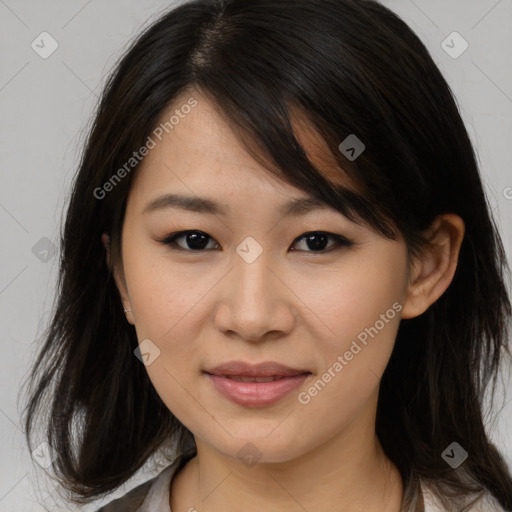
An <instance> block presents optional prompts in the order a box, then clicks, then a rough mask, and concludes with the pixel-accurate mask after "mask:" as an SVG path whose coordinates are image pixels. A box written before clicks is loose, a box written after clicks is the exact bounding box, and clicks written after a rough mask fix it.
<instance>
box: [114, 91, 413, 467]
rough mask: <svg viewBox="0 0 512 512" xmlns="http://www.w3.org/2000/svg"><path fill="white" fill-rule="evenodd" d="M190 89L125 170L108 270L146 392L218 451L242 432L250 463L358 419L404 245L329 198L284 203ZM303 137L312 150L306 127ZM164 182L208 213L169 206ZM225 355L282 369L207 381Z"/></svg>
mask: <svg viewBox="0 0 512 512" xmlns="http://www.w3.org/2000/svg"><path fill="white" fill-rule="evenodd" d="M189 98H190V95H188V96H187V95H184V96H182V97H181V98H180V99H179V100H178V101H177V102H176V103H175V106H174V108H173V109H172V111H175V110H176V108H179V105H182V104H183V105H184V104H186V103H187V101H188V99H189ZM194 98H196V99H197V105H196V106H195V107H194V108H192V109H191V111H190V113H188V114H187V115H186V116H183V117H182V118H181V117H180V120H179V124H176V125H175V126H174V128H173V129H172V130H170V131H169V133H168V134H165V132H164V134H165V136H164V137H162V141H158V139H155V140H156V142H157V145H156V147H154V148H153V149H151V151H150V152H149V154H148V155H147V156H146V158H145V159H144V161H143V162H142V163H141V165H140V166H139V168H138V169H137V175H136V176H135V177H134V183H133V186H132V189H131V192H130V195H129V198H128V203H127V209H126V216H125V221H124V226H123V235H122V260H123V261H122V268H121V274H119V275H120V276H121V277H118V279H117V282H118V287H119V290H120V292H121V295H122V297H123V301H124V305H125V308H126V309H128V310H131V313H128V321H130V322H131V323H133V324H134V325H135V329H136V333H137V337H138V340H139V343H141V344H142V345H141V350H142V352H143V353H146V354H147V356H146V357H147V360H146V363H147V366H146V369H147V372H148V374H149V377H150V379H151V381H152V383H153V384H154V387H155V389H156V391H157V392H158V394H159V395H160V397H161V398H162V400H163V401H164V403H165V404H166V406H167V407H168V408H169V409H170V410H171V411H172V412H173V414H174V415H175V416H176V417H177V418H178V419H179V420H180V421H181V422H182V423H183V424H184V425H185V426H186V427H187V428H188V429H189V430H190V431H191V432H192V433H193V434H194V435H195V436H196V439H197V438H199V439H201V440H203V441H204V442H206V443H208V445H210V446H211V447H213V448H214V449H216V450H218V451H219V452H221V453H223V454H226V455H229V456H233V455H235V454H236V453H237V452H238V451H239V450H240V449H241V448H243V447H244V446H246V443H248V442H251V443H252V444H253V445H255V446H256V447H257V449H258V450H259V452H260V456H261V462H265V461H268V462H278V461H281V462H284V461H288V460H292V459H294V458H295V457H298V456H300V455H303V454H306V453H307V452H309V451H311V450H314V449H315V448H316V447H318V446H319V445H320V444H322V443H325V442H326V441H327V440H335V439H337V438H341V437H342V436H344V435H346V434H347V432H349V431H350V430H351V429H352V431H354V432H355V431H356V430H361V429H367V428H370V429H371V428H373V424H372V421H374V414H375V408H376V404H377V393H378V386H379V380H380V376H381V375H382V373H383V371H384V369H385V367H386V364H387V362H388V359H389V357H390V354H391V351H392V348H393V344H394V341H395V337H396V334H397V329H398V325H399V321H400V317H401V313H400V310H401V308H402V303H403V302H402V301H403V300H404V299H405V297H406V290H407V278H408V268H407V250H406V246H405V243H404V242H403V240H401V239H400V240H399V241H392V240H386V239H385V238H383V237H382V236H380V235H379V234H377V233H376V232H374V231H373V230H372V229H371V228H369V227H366V226H362V225H358V224H356V223H354V222H351V221H350V220H349V219H348V218H346V217H344V216H343V215H342V214H341V213H339V212H338V211H337V210H335V209H332V208H330V207H328V206H325V207H323V208H317V209H311V210H309V211H302V212H301V213H298V214H297V213H290V214H288V215H285V214H284V212H283V210H282V208H283V205H285V204H286V203H288V202H290V201H292V200H300V199H308V198H310V197H311V196H309V195H308V194H306V193H305V192H304V191H302V190H300V189H297V188H295V187H293V186H290V185H289V184H286V183H284V182H282V181H280V180H279V179H278V178H277V177H276V176H274V175H273V174H271V173H270V172H269V171H268V170H266V169H265V168H264V167H262V166H261V165H260V164H258V163H257V162H256V161H255V160H254V159H253V158H252V157H251V156H250V155H249V154H248V153H247V152H246V150H245V149H244V147H243V146H242V144H241V143H240V142H239V140H238V139H237V138H236V136H235V135H234V134H233V133H232V132H231V129H230V126H229V125H228V124H226V123H225V122H224V121H223V119H222V118H221V117H220V116H219V115H218V114H217V113H216V111H215V110H214V108H213V106H212V105H211V103H209V102H208V101H207V100H206V99H205V98H204V97H202V96H201V95H200V94H196V93H194ZM176 105H178V107H176ZM187 110H188V109H187ZM171 114H172V112H171V111H170V114H169V116H166V117H167V118H168V117H170V115H171ZM304 143H305V144H306V146H307V147H308V152H309V151H311V156H312V158H313V159H314V158H315V151H316V149H318V147H319V145H318V144H317V142H315V137H314V136H313V135H312V136H311V138H310V139H308V137H307V136H305V138H304ZM319 158H320V157H319ZM168 194H173V195H183V196H190V197H192V198H195V199H198V198H207V199H208V200H210V201H213V202H215V203H219V205H220V209H219V210H218V211H216V212H213V213H212V212H208V211H191V210H187V209H184V208H179V207H177V206H176V204H174V205H173V204H172V202H171V201H169V200H167V201H166V200H164V199H162V197H164V196H166V195H168ZM148 205H152V207H151V206H148ZM174 234H178V235H177V236H176V237H175V238H174V239H172V236H170V235H174ZM148 340H149V341H148ZM233 361H242V362H245V363H247V364H249V365H253V364H258V363H262V362H263V363H268V362H273V363H278V364H280V365H283V366H285V367H287V368H290V369H292V370H295V372H294V373H295V376H291V375H288V376H287V377H285V378H282V377H283V375H282V372H281V374H280V375H279V376H280V377H281V378H279V380H275V379H276V378H277V376H278V375H277V374H279V373H280V371H278V370H275V368H274V370H272V368H270V369H268V371H267V373H265V370H264V369H261V368H260V369H259V371H260V376H261V375H266V376H267V379H258V380H260V381H261V380H269V379H270V378H272V379H274V381H273V382H270V383H269V382H240V377H236V376H234V377H233V376H232V377H225V376H224V377H222V376H219V375H217V376H216V377H212V375H211V373H212V372H213V373H214V369H215V367H217V366H218V365H221V364H224V363H230V362H233ZM227 371H228V373H229V371H230V370H227ZM231 373H237V371H236V369H235V370H233V368H231ZM240 373H241V372H239V374H240ZM292 373H293V372H292ZM246 380H247V379H246ZM356 426H357V429H356V428H355V427H356Z"/></svg>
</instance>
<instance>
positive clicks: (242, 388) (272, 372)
mask: <svg viewBox="0 0 512 512" xmlns="http://www.w3.org/2000/svg"><path fill="white" fill-rule="evenodd" d="M204 374H205V375H206V377H207V378H208V380H209V381H210V383H212V384H213V387H214V389H216V391H217V392H219V393H220V394H221V395H222V396H224V397H225V398H228V399H229V400H231V401H232V402H234V403H236V404H238V405H242V406H244V407H264V406H268V405H271V404H273V403H275V402H277V401H280V400H281V399H283V398H284V397H285V396H287V395H289V394H290V393H291V392H292V391H293V390H294V389H296V388H297V387H298V386H300V385H301V384H302V383H303V382H304V381H305V380H306V379H307V378H308V377H309V376H310V375H311V374H312V373H311V372H310V371H309V370H305V369H299V368H290V367H288V366H285V365H282V364H280V363H276V362H263V363H258V364H251V363H245V362H243V361H230V362H228V363H224V364H222V365H219V366H216V367H215V368H212V369H209V370H207V371H204Z"/></svg>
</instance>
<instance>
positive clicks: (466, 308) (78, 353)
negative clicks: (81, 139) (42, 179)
mask: <svg viewBox="0 0 512 512" xmlns="http://www.w3.org/2000/svg"><path fill="white" fill-rule="evenodd" d="M62 241H63V247H62V250H63V253H62V260H61V265H62V266H61V274H60V287H59V292H58V293H59V296H58V302H57V305H56V309H55V313H54V317H53V321H52V324H51V326H50V329H49V332H48V334H47V337H46V342H45V345H44V346H43V348H42V350H41V354H40V356H39V359H38V360H37V361H36V364H35V367H34V372H33V379H34V382H35V386H34V389H33V392H32V395H31V398H30V401H29V403H28V404H27V408H26V417H25V425H26V430H27V438H28V440H29V442H30V436H31V432H33V430H34V428H33V426H34V422H35V418H36V417H37V416H36V414H37V412H38V411H40V410H41V406H42V405H43V404H45V403H47V402H46V401H47V400H49V411H50V413H51V414H50V417H49V420H48V442H49V443H50V445H51V446H52V447H53V450H54V451H55V456H56V458H55V461H54V463H53V467H54V470H55V473H56V475H57V476H58V478H59V479H60V481H61V482H62V485H63V486H65V487H66V488H68V489H69V490H71V491H72V492H73V493H74V499H75V501H76V502H77V503H83V502H87V501H90V500H91V499H92V498H96V497H99V496H102V495H105V494H106V493H108V492H110V491H112V490H114V489H116V488H117V487H118V486H119V485H121V484H122V483H124V482H126V481H127V480H128V479H129V478H130V477H131V476H132V475H134V474H135V472H136V471H137V470H138V469H139V468H141V466H142V465H143V464H144V463H145V462H146V461H147V460H148V459H149V458H150V457H151V456H152V455H153V454H155V453H157V452H158V450H159V449H163V448H166V447H170V448H171V449H173V450H174V453H175V455H176V457H171V458H172V459H173V460H169V461H168V462H169V466H168V467H167V468H166V469H165V470H163V471H162V472H161V473H160V474H159V475H157V476H156V477H155V478H154V479H152V480H150V481H148V482H146V483H144V484H142V485H140V486H139V487H137V488H136V489H134V490H132V491H130V492H129V493H127V494H126V495H125V496H123V497H122V498H120V499H119V500H116V501H113V502H112V503H111V504H110V505H107V506H106V507H104V508H102V509H101V510H103V511H106V512H111V511H114V510H123V511H127V510H139V511H141V512H142V511H145V510H146V511H149V510H162V511H167V512H169V511H170V510H172V511H173V512H178V511H187V510H188V511H189V512H190V511H193V510H199V511H214V510H223V511H232V510H233V511H234V510H240V509H244V510H246V511H252V510H256V509H258V510H262V509H263V510H267V511H274V510H276V511H277V510H279V511H283V510H284V511H288V510H290V511H291V510H308V511H320V510H354V511H355V510H365V511H369V512H373V511H379V512H383V511H384V512H399V511H400V512H405V511H407V512H413V511H423V510H425V511H427V512H428V511H435V510H471V511H476V510H512V478H511V476H510V474H509V472H508V470H507V467H506V465H505V463H504V461H503V458H502V457H501V455H500V454H499V452H498V450H497V449H496V448H495V447H494V446H493V445H492V444H491V442H490V441H489V438H488V436H487V434H486V431H485V428H484V423H483V394H484V391H485V389H486V388H487V386H488V384H490V383H493V384H494V382H495V378H496V374H497V370H498V368H499V365H500V362H501V360H502V356H503V354H507V355H510V352H509V351H508V331H507V326H508V323H509V320H510V317H511V314H512V312H511V305H510V301H509V297H508V295H507V291H506V284H505V280H504V272H505V270H506V260H505V257H504V251H503V247H502V243H501V239H500V236H499V234H498V232H497V229H496V227H495V224H494V221H493V219H492V216H491V213H490V210H489V206H488V204H487V200H486V197H485V195H484V192H483V188H482V183H481V179H480V176H479V171H478V167H477V164H476V161H475V156H474V152H473V148H472V146H471V143H470V140H469V138H468V135H467V132H466V129H465V127H464V124H463V122H462V120H461V117H460V114H459V112H458V110H457V107H456V104H455V101H454V99H453V96H452V94H451V91H450V89H449V87H448V85H447V84H446V81H445V80H444V78H443V77H442V76H441V74H440V72H439V70H438V69H437V67H436V66H435V64H434V63H433V61H432V59H431V57H430V55H429V53H428V51H427V50H426V48H425V47H424V45H423V44H422V43H421V42H420V40H419V39H418V38H417V36H416V35H415V34H414V33H413V32H412V31H411V30H410V29H409V28H408V27H407V26H406V25H405V23H404V22H403V21H401V20H400V19H399V18H398V17H397V16H396V15H394V14H393V13H392V12H391V11H389V10H388V9H386V8H385V7H383V6H382V5H380V4H378V3H377V2H374V1H368V0H364V1H361V0H314V1H313V0H299V1H297V0H293V1H292V0H278V1H275V0H273V1H271V2H270V1H265V0H256V1H252V2H244V1H242V0H225V1H215V0H195V1H191V2H188V3H186V4H183V5H182V6H180V7H178V8H176V9H173V10H172V11H170V12H168V13H167V14H166V15H164V16H163V17H162V18H161V19H160V20H158V21H157V22H156V23H154V24H153V25H152V26H151V27H149V28H148V29H147V30H146V31H145V32H144V33H143V34H142V35H141V36H140V37H139V38H138V39H137V41H135V43H134V44H133V45H132V47H131V48H130V49H129V51H128V52H127V53H126V55H125V56H124V57H123V59H122V60H121V62H120V63H119V65H118V66H117V68H116V70H115V71H114V73H113V75H112V77H111V79H110V81H109V82H108V84H107V86H106V88H105V91H104V94H103V97H102V101H101V104H100V105H99V108H98V112H97V114H96V118H95V121H94V125H93V127H92V130H91V133H90V136H89V139H88V142H87V145H86V147H85V151H84V153H83V157H82V161H81V165H80V169H79V172H78V174H77V176H76V179H75V183H74V188H73V193H72V197H71V200H70V204H69V209H68V212H67V218H66V224H65V229H64V233H63V239H62ZM77 427H79V428H77Z"/></svg>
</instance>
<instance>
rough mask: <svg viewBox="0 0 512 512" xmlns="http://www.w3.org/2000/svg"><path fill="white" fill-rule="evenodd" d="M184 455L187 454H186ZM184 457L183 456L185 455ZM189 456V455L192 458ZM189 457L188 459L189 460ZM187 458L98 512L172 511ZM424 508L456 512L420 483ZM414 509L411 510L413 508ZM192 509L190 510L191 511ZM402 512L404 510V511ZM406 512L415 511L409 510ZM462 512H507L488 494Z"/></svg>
mask: <svg viewBox="0 0 512 512" xmlns="http://www.w3.org/2000/svg"><path fill="white" fill-rule="evenodd" d="M186 453H187V452H186ZM186 453H185V454H183V455H186ZM191 456H192V455H191ZM188 458H190V457H188ZM188 458H187V457H183V456H179V457H177V458H176V459H175V460H174V461H173V463H172V464H171V465H169V466H168V467H167V468H165V469H164V470H163V471H161V472H160V473H159V474H158V475H157V476H156V477H154V478H152V479H151V480H149V481H147V482H145V483H143V484H141V485H139V486H138V487H136V488H135V489H132V490H131V491H130V492H128V493H127V494H125V495H124V496H122V497H121V498H118V499H116V500H114V501H112V502H110V503H109V504H108V505H106V506H105V507H102V508H101V509H99V510H98V511H97V512H172V511H171V507H170V505H169V502H170V500H169V498H170V496H169V491H170V487H171V481H172V478H173V477H174V475H175V474H176V473H177V470H178V469H179V468H181V467H182V466H183V465H184V464H185V462H186V461H187V460H188ZM420 486H421V491H422V493H423V502H424V505H425V508H424V510H423V511H422V512H455V511H454V510H449V511H447V510H446V509H444V508H441V507H440V506H439V505H438V504H436V500H435V497H434V495H433V493H431V492H430V491H429V490H428V488H427V487H426V486H425V485H424V484H423V483H421V482H420ZM414 508H415V507H413V509H414ZM194 510H195V509H194V507H193V506H191V507H190V509H189V511H190V512H194ZM404 512H405V511H404ZM407 512H414V511H413V510H409V511H407ZM464 512H506V511H505V510H504V509H503V508H502V507H501V506H500V505H499V504H498V503H497V502H496V500H495V499H494V498H493V497H492V496H491V495H490V494H489V493H486V494H484V495H483V496H482V497H481V498H480V499H479V500H478V501H477V502H476V503H475V504H474V505H473V506H472V507H471V508H467V509H464Z"/></svg>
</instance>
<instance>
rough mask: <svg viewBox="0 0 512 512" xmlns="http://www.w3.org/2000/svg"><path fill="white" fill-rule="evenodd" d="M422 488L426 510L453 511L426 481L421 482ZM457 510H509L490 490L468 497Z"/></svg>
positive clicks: (469, 511)
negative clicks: (447, 507)
mask: <svg viewBox="0 0 512 512" xmlns="http://www.w3.org/2000/svg"><path fill="white" fill-rule="evenodd" d="M421 490H422V494H423V501H424V505H425V509H424V512H451V510H452V509H450V510H449V511H448V509H446V508H445V507H443V505H442V504H441V503H440V501H439V499H438V498H437V496H436V495H435V494H434V492H433V491H432V490H431V489H430V488H429V487H428V485H427V484H425V483H424V482H422V483H421ZM457 510H461V511H462V510H463V511H464V512H507V511H506V510H505V509H504V508H503V507H502V506H501V505H500V504H499V503H498V501H497V500H496V499H495V498H494V497H493V496H492V494H491V493H490V492H488V491H484V492H482V493H480V494H476V495H474V496H471V497H468V498H467V499H466V500H465V501H464V503H461V505H460V508H457Z"/></svg>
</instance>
